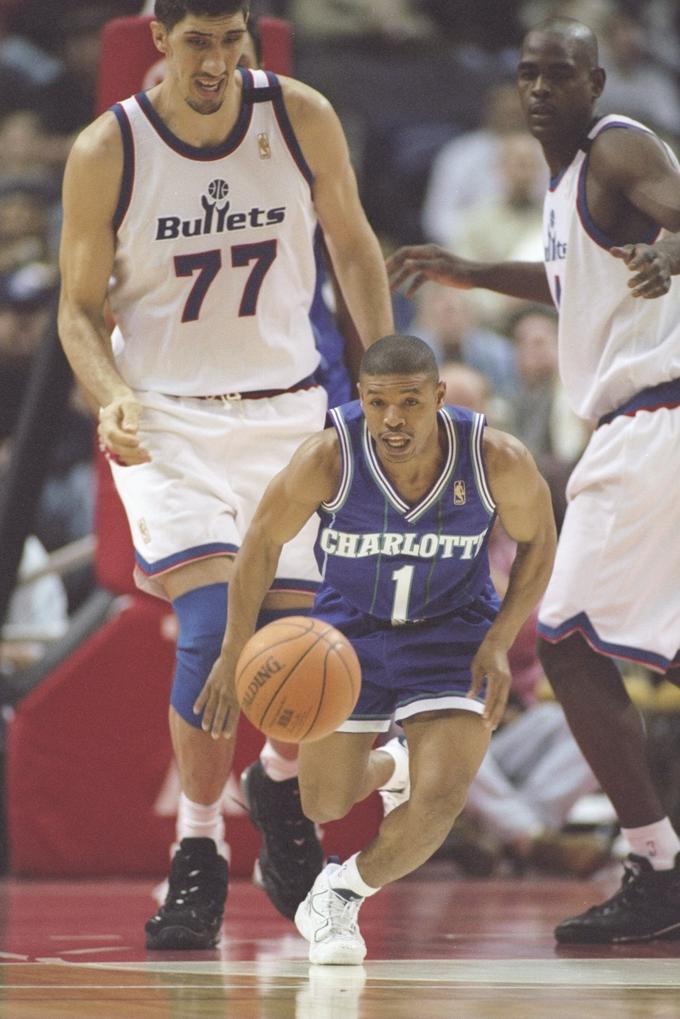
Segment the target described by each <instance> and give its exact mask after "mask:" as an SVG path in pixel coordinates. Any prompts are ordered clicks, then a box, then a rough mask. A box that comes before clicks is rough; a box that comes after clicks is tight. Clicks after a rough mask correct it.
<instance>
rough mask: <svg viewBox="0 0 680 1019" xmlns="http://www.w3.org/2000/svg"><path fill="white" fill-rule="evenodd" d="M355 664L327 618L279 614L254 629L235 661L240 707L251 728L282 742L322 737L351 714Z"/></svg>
mask: <svg viewBox="0 0 680 1019" xmlns="http://www.w3.org/2000/svg"><path fill="white" fill-rule="evenodd" d="M360 687H361V667H360V665H359V659H358V658H357V655H356V652H355V650H354V648H353V647H352V645H351V644H350V642H349V641H348V640H347V638H346V637H345V636H343V634H341V633H340V631H339V630H336V629H335V627H334V626H331V625H330V623H323V622H322V621H321V620H320V619H312V618H311V617H310V616H285V617H284V618H283V619H276V620H274V622H273V623H268V624H267V626H263V627H262V629H261V630H258V631H257V632H256V633H254V634H253V636H252V637H251V638H250V640H249V641H248V643H247V644H246V646H245V647H244V648H243V651H242V652H241V655H240V657H239V660H238V664H237V666H236V693H237V696H238V699H239V702H240V704H241V710H242V711H243V713H244V714H245V716H246V718H248V719H249V721H251V722H252V723H253V725H254V726H256V728H258V729H259V730H260V731H261V732H263V733H265V734H266V735H267V736H272V737H273V738H274V739H278V740H282V741H283V742H285V743H304V742H309V741H311V740H317V739H322V737H324V736H328V735H329V734H330V733H331V732H333V731H334V730H335V729H337V728H338V726H339V725H342V723H343V722H344V721H345V720H346V718H347V716H348V715H350V714H351V712H352V710H353V708H354V705H355V704H356V702H357V699H358V697H359V690H360Z"/></svg>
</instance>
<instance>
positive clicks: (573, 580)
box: [538, 408, 680, 672]
mask: <svg viewBox="0 0 680 1019" xmlns="http://www.w3.org/2000/svg"><path fill="white" fill-rule="evenodd" d="M678 479H680V408H675V409H667V408H660V409H658V410H656V411H653V412H652V411H640V412H638V413H637V414H636V415H635V416H634V417H626V416H623V415H622V416H619V417H616V418H615V419H614V420H613V421H612V422H611V423H610V424H608V425H603V426H602V427H600V428H598V429H597V430H596V431H595V433H594V434H593V436H592V438H591V440H590V442H589V443H588V446H587V448H586V450H585V452H584V454H583V457H582V458H581V460H580V462H579V463H578V464H577V466H576V468H575V470H574V472H573V474H572V476H571V478H570V479H569V484H568V485H567V499H568V507H567V513H566V516H565V519H564V523H563V525H562V531H561V534H560V539H559V542H558V546H557V558H556V561H555V568H554V570H553V574H552V577H551V579H550V583H549V585H548V589H547V591H546V593H545V595H544V598H543V603H542V605H541V609H540V612H539V623H538V632H539V633H540V634H541V636H542V637H544V638H545V639H546V640H548V641H551V642H556V641H559V640H561V639H562V638H563V637H566V636H568V635H569V634H571V633H574V632H579V633H581V635H582V636H583V637H584V638H585V639H586V640H587V641H588V643H589V644H590V645H591V646H592V647H593V648H595V650H596V651H600V652H602V653H603V654H606V655H609V656H611V657H615V658H627V659H631V660H632V661H636V662H640V663H641V664H643V665H646V666H648V667H649V668H651V669H654V670H656V671H659V672H665V670H666V669H667V668H668V666H669V665H670V664H671V662H673V660H674V659H675V658H676V657H677V656H678V649H679V648H680V498H679V497H678Z"/></svg>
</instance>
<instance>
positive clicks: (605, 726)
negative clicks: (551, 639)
mask: <svg viewBox="0 0 680 1019" xmlns="http://www.w3.org/2000/svg"><path fill="white" fill-rule="evenodd" d="M538 651H539V656H540V659H541V663H542V665H543V668H544V669H545V673H546V675H547V677H548V679H549V681H550V684H551V686H552V688H553V690H554V691H555V696H556V697H557V699H558V700H559V701H560V703H561V704H562V707H563V708H564V713H565V715H566V716H567V721H568V722H569V726H570V728H571V731H572V732H573V734H574V736H575V738H576V741H577V743H578V744H579V746H580V748H581V750H582V751H583V755H584V757H585V758H586V760H587V761H588V763H589V764H590V766H591V768H592V769H593V771H594V773H595V775H596V776H597V778H598V780H599V782H600V784H601V786H602V788H603V789H604V791H605V792H606V793H607V795H608V796H609V798H610V799H611V801H612V803H613V804H614V809H615V810H616V812H617V814H618V816H619V820H620V821H621V824H622V826H623V827H624V828H637V827H641V826H643V825H649V824H653V823H654V822H656V821H659V820H661V819H662V818H663V817H664V815H665V810H664V808H663V807H662V805H661V802H660V800H659V797H658V794H657V792H656V789H655V788H654V783H653V781H652V777H651V774H650V770H649V765H648V763H647V753H646V739H645V731H644V726H643V723H642V719H641V717H640V713H639V712H638V710H637V708H636V707H635V705H634V704H633V703H632V701H631V700H630V697H629V696H628V693H627V691H626V688H625V686H624V684H623V680H622V679H621V676H620V674H619V671H618V669H617V668H616V666H615V664H614V663H613V662H612V661H611V659H609V658H605V657H604V656H603V655H600V654H597V653H596V652H595V651H593V650H591V648H590V647H589V646H588V645H587V644H586V642H585V640H584V639H583V638H582V637H581V636H580V635H578V634H574V635H572V636H571V637H567V638H565V639H564V640H562V641H560V642H559V643H558V644H549V643H547V641H544V640H542V639H541V638H539V642H538Z"/></svg>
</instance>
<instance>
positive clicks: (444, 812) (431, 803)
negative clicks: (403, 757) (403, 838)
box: [408, 770, 473, 842]
mask: <svg viewBox="0 0 680 1019" xmlns="http://www.w3.org/2000/svg"><path fill="white" fill-rule="evenodd" d="M472 778H473V776H471V775H470V776H468V775H466V774H464V773H463V771H462V770H461V771H459V772H456V774H455V775H451V774H449V775H447V776H441V777H440V778H439V780H437V779H436V778H434V776H428V777H427V778H426V779H425V780H424V781H420V782H415V783H414V784H413V786H412V788H411V796H410V799H409V801H408V808H409V811H410V812H411V815H412V820H414V821H415V824H416V826H417V827H418V828H419V829H421V830H422V831H424V832H428V833H429V834H430V835H431V836H432V839H433V841H435V842H436V841H437V840H440V841H442V842H443V840H444V839H445V838H446V836H447V834H448V832H449V830H450V828H451V825H452V824H453V822H454V821H455V820H456V818H457V817H458V815H459V814H460V813H461V811H462V809H463V807H464V806H465V801H466V799H467V795H468V790H469V788H470V783H471V781H472Z"/></svg>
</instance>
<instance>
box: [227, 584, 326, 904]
mask: <svg viewBox="0 0 680 1019" xmlns="http://www.w3.org/2000/svg"><path fill="white" fill-rule="evenodd" d="M294 597H295V603H293V604H291V603H289V602H285V601H284V599H286V598H290V596H288V595H286V594H285V593H283V592H270V594H269V595H268V597H267V601H266V602H265V607H264V608H263V609H262V611H261V612H260V615H259V617H258V627H262V626H266V625H267V623H270V622H272V621H273V620H274V619H279V618H281V617H282V616H287V615H306V614H307V612H308V611H309V606H308V605H306V604H305V605H301V604H300V603H299V602H300V597H301V596H300V595H295V596H294ZM297 758H298V748H297V746H296V745H295V744H293V743H280V742H278V741H276V740H270V739H268V740H267V741H266V742H265V744H264V746H263V748H262V750H261V752H260V756H259V759H258V760H256V761H254V762H253V763H252V764H251V765H249V766H248V767H247V768H246V769H245V771H244V772H243V774H242V776H241V789H242V791H243V798H244V801H245V803H246V805H247V807H248V810H249V812H250V819H251V821H252V822H253V824H254V825H255V827H256V828H258V829H259V831H260V833H261V835H262V842H261V845H260V852H259V856H258V859H257V861H256V862H255V869H254V873H253V880H254V881H255V883H256V884H257V885H259V886H260V887H261V888H263V889H264V891H265V892H266V893H267V895H268V897H269V899H270V901H271V903H272V905H273V906H274V907H275V908H276V909H277V910H278V911H279V913H281V914H282V915H283V916H285V917H287V918H288V919H290V920H292V919H293V917H294V916H295V910H296V909H297V907H298V904H299V903H300V902H302V900H303V899H304V897H305V896H306V895H307V892H308V891H309V889H310V888H311V887H312V885H313V884H314V881H315V879H316V876H317V874H318V873H319V871H320V870H321V868H322V867H323V850H322V848H321V843H320V841H319V837H318V835H317V830H316V827H315V825H314V824H313V823H312V822H311V821H310V820H309V819H308V818H307V817H305V815H304V814H303V812H302V807H301V805H300V790H299V786H298V779H297V774H298V760H297Z"/></svg>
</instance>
